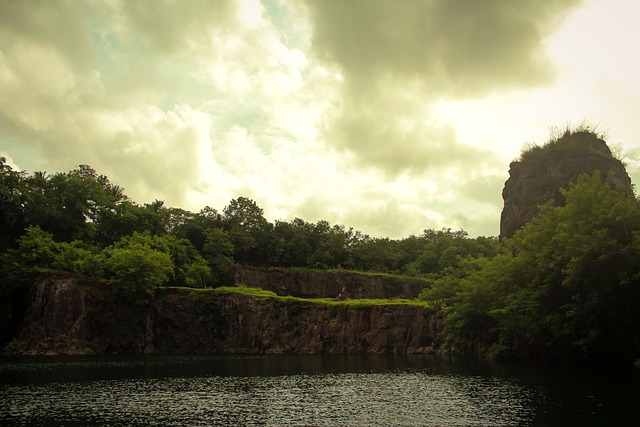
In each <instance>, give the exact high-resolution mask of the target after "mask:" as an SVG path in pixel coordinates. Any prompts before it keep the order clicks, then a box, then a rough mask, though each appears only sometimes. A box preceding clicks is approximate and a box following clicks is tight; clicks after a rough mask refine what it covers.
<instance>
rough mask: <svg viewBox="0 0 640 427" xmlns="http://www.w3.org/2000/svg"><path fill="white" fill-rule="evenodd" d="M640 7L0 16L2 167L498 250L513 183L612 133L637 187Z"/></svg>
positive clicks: (375, 4) (127, 7)
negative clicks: (570, 140)
mask: <svg viewBox="0 0 640 427" xmlns="http://www.w3.org/2000/svg"><path fill="white" fill-rule="evenodd" d="M638 16H640V2H638V1H636V0H584V1H574V0H547V1H539V0H398V1H393V0H349V1H344V0H304V1H302V0H262V1H260V0H246V1H245V0H237V1H236V0H211V1H208V0H180V1H178V0H175V1H171V0H86V1H85V0H68V1H63V0H60V1H56V0H41V1H36V0H33V1H31V0H2V1H0V156H5V157H7V159H8V161H9V163H10V164H11V165H13V166H14V167H16V168H19V169H23V170H26V171H28V172H29V173H31V172H34V171H47V172H49V173H54V172H58V171H68V170H70V169H72V168H74V167H75V166H76V165H79V164H89V165H90V166H92V167H93V168H94V169H96V170H97V171H98V172H99V173H101V174H105V175H107V176H108V177H109V178H110V180H111V181H112V182H114V183H116V184H119V185H121V186H122V187H124V188H125V192H126V194H127V195H129V196H130V197H131V198H132V199H133V200H135V201H137V202H138V203H147V202H151V201H153V200H154V199H160V200H164V201H165V204H166V205H167V206H174V207H181V208H184V209H188V210H192V211H199V210H200V209H201V208H202V207H204V206H206V205H209V206H211V207H214V208H216V209H218V210H222V208H223V207H224V206H226V205H227V204H228V203H229V201H230V200H231V199H233V198H236V197H238V196H245V197H249V198H251V199H253V200H255V201H256V202H257V204H258V205H259V206H260V207H262V208H263V209H264V211H265V216H266V217H267V219H269V220H270V221H275V220H291V219H293V218H295V217H299V218H302V219H304V220H306V221H309V222H316V221H318V220H320V219H324V220H328V221H329V222H331V223H332V224H344V225H346V226H347V227H349V226H353V227H354V228H356V229H358V230H361V231H363V232H365V233H367V234H370V235H372V236H375V237H392V238H400V237H406V236H408V235H411V234H419V233H421V232H422V230H423V229H425V228H434V229H440V228H442V227H451V228H454V229H459V228H463V229H465V230H467V231H468V232H469V233H470V235H472V236H477V235H497V234H498V232H499V218H500V211H501V209H502V197H501V191H502V187H503V184H504V181H505V180H506V179H507V177H508V170H509V163H510V162H511V161H512V160H513V159H514V158H516V157H517V156H518V154H519V152H520V150H521V148H522V147H523V145H524V144H527V143H532V142H533V143H543V142H544V141H545V139H546V137H547V136H548V135H549V133H550V130H551V129H553V128H554V127H557V128H564V127H565V126H566V125H576V124H580V123H582V122H586V123H589V124H591V125H594V126H597V130H599V131H600V132H604V133H605V134H606V136H607V141H608V143H609V144H610V146H615V147H616V149H617V150H618V151H621V152H622V154H623V155H624V156H626V158H627V162H628V164H629V166H628V169H629V173H630V175H631V178H632V181H633V182H635V183H637V182H638V179H640V164H639V163H640V162H639V161H638V159H637V158H636V157H637V156H636V153H637V152H638V148H639V147H640V117H639V114H640V77H639V76H640V59H639V56H638V52H640V30H638V29H637V22H635V21H637V17H638Z"/></svg>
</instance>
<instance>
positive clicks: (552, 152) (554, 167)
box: [500, 131, 631, 238]
mask: <svg viewBox="0 0 640 427" xmlns="http://www.w3.org/2000/svg"><path fill="white" fill-rule="evenodd" d="M595 171H600V173H602V175H603V176H607V175H609V174H610V175H611V176H612V179H613V182H614V184H616V185H619V186H622V187H624V188H625V189H627V191H629V192H631V180H630V178H629V175H628V174H627V171H626V169H625V167H624V165H623V163H622V162H621V161H620V160H618V159H616V158H614V157H613V156H612V155H611V150H610V149H609V147H608V146H607V144H606V142H605V141H604V140H602V139H601V138H599V137H598V136H597V135H595V134H594V133H592V132H588V131H576V132H570V131H567V132H565V134H564V135H563V136H562V137H560V138H558V139H555V140H552V141H550V142H549V143H547V144H546V145H545V146H543V147H537V146H536V147H533V148H531V149H530V150H528V151H526V152H525V153H523V155H522V156H521V158H520V160H519V161H514V162H512V163H511V165H510V169H509V179H507V181H506V182H505V184H504V189H503V191H502V198H503V200H504V208H503V210H502V215H501V217H500V238H509V237H512V236H513V235H514V234H515V232H516V231H517V230H518V229H520V228H521V227H522V226H523V225H525V224H526V223H527V222H529V221H530V220H531V219H532V218H534V217H535V216H536V215H537V214H538V212H539V206H540V205H543V204H545V203H546V202H548V201H549V200H554V202H555V203H556V204H560V203H562V200H563V199H562V196H561V194H560V189H561V188H568V186H569V183H571V182H575V181H576V180H577V178H578V176H580V175H582V174H585V173H586V174H593V173H594V172H595Z"/></svg>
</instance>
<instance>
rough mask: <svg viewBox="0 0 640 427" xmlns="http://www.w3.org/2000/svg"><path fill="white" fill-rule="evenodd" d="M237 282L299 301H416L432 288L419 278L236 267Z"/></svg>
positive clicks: (346, 272) (237, 283)
mask: <svg viewBox="0 0 640 427" xmlns="http://www.w3.org/2000/svg"><path fill="white" fill-rule="evenodd" d="M234 282H235V284H236V285H243V286H249V287H254V288H260V289H265V290H269V291H273V292H275V293H276V294H278V295H292V296H296V297H300V298H350V299H363V298H367V299H394V298H405V299H413V298H416V297H417V296H418V295H419V294H420V292H421V291H422V290H423V289H424V288H426V287H429V286H431V282H429V281H427V280H425V279H419V278H406V277H402V278H400V277H395V276H390V275H374V274H363V273H355V272H349V271H338V272H334V271H331V272H329V271H311V270H288V269H287V270H285V269H277V268H271V269H264V268H255V267H242V266H239V265H238V266H236V273H235V278H234Z"/></svg>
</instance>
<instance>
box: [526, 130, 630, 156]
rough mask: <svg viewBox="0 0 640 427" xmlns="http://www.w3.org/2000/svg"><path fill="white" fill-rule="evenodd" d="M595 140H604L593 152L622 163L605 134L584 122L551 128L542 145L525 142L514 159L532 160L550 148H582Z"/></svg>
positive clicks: (619, 154) (620, 154)
mask: <svg viewBox="0 0 640 427" xmlns="http://www.w3.org/2000/svg"><path fill="white" fill-rule="evenodd" d="M596 141H600V142H604V147H603V148H602V149H595V150H593V151H592V152H593V153H599V154H601V155H602V156H603V157H613V158H614V159H617V160H620V161H621V162H623V163H624V159H623V157H624V156H623V155H622V153H621V152H620V150H619V149H615V147H614V150H612V149H611V147H609V146H608V145H607V144H606V142H605V135H604V134H601V133H599V132H597V130H596V128H595V127H592V126H589V125H588V124H586V123H581V124H579V125H577V126H574V127H572V126H570V125H567V126H565V127H564V128H557V127H554V128H551V131H550V135H549V138H548V139H547V142H545V143H544V144H542V145H538V144H535V143H529V144H526V145H525V146H524V147H523V149H522V152H521V153H520V157H518V159H516V161H518V162H522V161H525V160H533V159H536V158H538V157H539V156H541V155H543V154H545V153H548V152H550V151H551V150H555V149H559V148H583V147H585V146H587V145H589V144H590V143H591V142H596Z"/></svg>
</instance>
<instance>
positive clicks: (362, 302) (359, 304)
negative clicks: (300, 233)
mask: <svg viewBox="0 0 640 427" xmlns="http://www.w3.org/2000/svg"><path fill="white" fill-rule="evenodd" d="M212 291H213V292H216V293H236V294H243V295H250V296H254V297H259V298H272V299H277V300H279V301H283V302H308V303H312V304H320V305H325V306H329V307H344V308H366V307H373V306H386V305H414V306H420V307H430V306H431V304H430V303H428V302H427V301H420V300H409V299H400V298H399V299H345V300H335V299H331V298H299V297H294V296H290V295H283V296H281V295H277V294H276V293H275V292H272V291H266V290H264V289H259V288H250V287H246V286H221V287H219V288H215V289H213V290H212Z"/></svg>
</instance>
